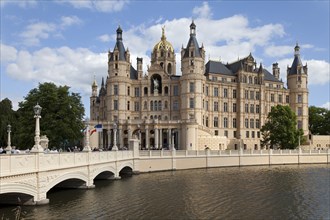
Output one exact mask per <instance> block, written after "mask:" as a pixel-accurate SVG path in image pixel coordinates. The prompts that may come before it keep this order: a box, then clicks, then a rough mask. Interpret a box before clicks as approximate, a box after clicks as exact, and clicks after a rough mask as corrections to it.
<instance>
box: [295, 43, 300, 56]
mask: <svg viewBox="0 0 330 220" xmlns="http://www.w3.org/2000/svg"><path fill="white" fill-rule="evenodd" d="M299 50H300V47H299V45H298V42H297V43H296V46H295V47H294V55H295V56H299V55H300V52H299Z"/></svg>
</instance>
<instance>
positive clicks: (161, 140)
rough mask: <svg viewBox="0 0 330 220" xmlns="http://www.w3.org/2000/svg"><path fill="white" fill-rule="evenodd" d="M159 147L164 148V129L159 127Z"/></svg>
mask: <svg viewBox="0 0 330 220" xmlns="http://www.w3.org/2000/svg"><path fill="white" fill-rule="evenodd" d="M159 139H160V140H159V144H160V145H159V147H160V149H162V148H163V129H159Z"/></svg>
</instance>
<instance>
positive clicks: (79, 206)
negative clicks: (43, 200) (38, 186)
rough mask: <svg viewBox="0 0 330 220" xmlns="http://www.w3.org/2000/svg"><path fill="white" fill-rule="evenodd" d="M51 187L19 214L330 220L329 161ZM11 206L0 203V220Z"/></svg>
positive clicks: (29, 216) (36, 216)
mask: <svg viewBox="0 0 330 220" xmlns="http://www.w3.org/2000/svg"><path fill="white" fill-rule="evenodd" d="M95 185H96V188H95V189H91V190H78V189H73V190H56V191H52V192H50V193H48V198H49V199H50V204H49V205H45V206H37V207H35V206H24V207H22V210H23V211H24V212H26V215H25V216H24V218H25V219H157V220H159V219H281V220H284V219H330V211H329V209H330V208H329V207H330V165H300V166H298V165H294V166H270V167H268V166H267V167H241V168H239V167H232V168H212V169H196V170H184V171H173V172H159V173H148V174H141V175H136V176H132V177H128V178H123V179H121V180H116V181H113V180H112V181H110V180H107V181H105V180H103V181H96V184H95ZM13 208H15V207H0V219H1V217H2V216H3V214H4V216H5V218H10V219H12V218H13V212H12V211H11V210H12V209H13Z"/></svg>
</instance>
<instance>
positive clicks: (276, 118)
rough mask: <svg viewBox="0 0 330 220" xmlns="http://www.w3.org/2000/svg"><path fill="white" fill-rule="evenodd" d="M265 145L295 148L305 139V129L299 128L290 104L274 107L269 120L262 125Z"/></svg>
mask: <svg viewBox="0 0 330 220" xmlns="http://www.w3.org/2000/svg"><path fill="white" fill-rule="evenodd" d="M261 133H262V136H263V140H262V141H261V143H262V144H263V145H270V147H271V148H273V147H275V146H277V147H278V148H281V149H285V148H289V149H294V148H296V147H297V146H298V144H299V139H300V142H301V143H302V142H303V141H304V137H303V130H302V129H297V116H296V114H295V113H294V112H293V111H292V110H291V108H290V107H289V106H281V105H277V106H275V107H272V109H271V111H270V112H269V114H268V117H267V122H266V123H265V124H264V125H263V126H262V128H261Z"/></svg>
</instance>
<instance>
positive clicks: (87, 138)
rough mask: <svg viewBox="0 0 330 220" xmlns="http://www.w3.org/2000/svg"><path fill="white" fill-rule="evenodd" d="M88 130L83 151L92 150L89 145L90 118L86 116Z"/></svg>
mask: <svg viewBox="0 0 330 220" xmlns="http://www.w3.org/2000/svg"><path fill="white" fill-rule="evenodd" d="M85 126H86V132H85V138H86V139H85V146H84V149H83V151H91V147H90V146H89V119H88V118H86V121H85Z"/></svg>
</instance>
